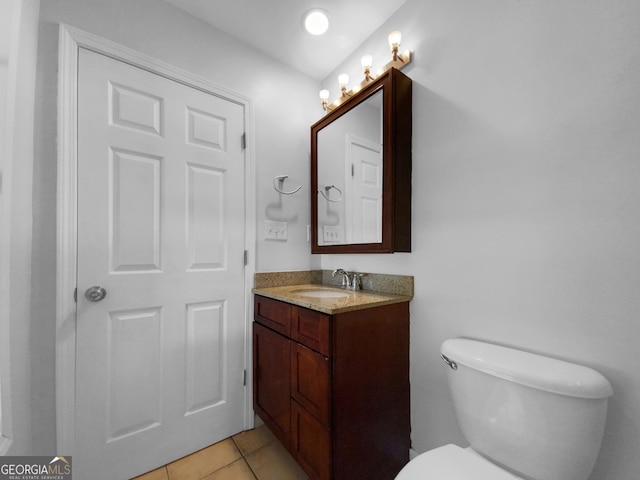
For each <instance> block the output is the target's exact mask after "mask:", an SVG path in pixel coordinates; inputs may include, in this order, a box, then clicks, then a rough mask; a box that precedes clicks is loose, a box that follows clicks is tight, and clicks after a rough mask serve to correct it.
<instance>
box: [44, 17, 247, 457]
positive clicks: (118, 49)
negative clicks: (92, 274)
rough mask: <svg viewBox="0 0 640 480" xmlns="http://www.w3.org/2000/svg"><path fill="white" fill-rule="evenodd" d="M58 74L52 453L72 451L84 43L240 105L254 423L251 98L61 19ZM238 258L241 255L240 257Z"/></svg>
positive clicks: (118, 58)
mask: <svg viewBox="0 0 640 480" xmlns="http://www.w3.org/2000/svg"><path fill="white" fill-rule="evenodd" d="M59 41H60V44H59V73H58V187H57V194H58V205H57V229H58V231H57V281H56V425H57V452H64V455H73V454H74V450H75V448H74V447H75V394H76V392H75V374H76V360H75V353H76V302H75V299H74V295H75V289H76V284H77V274H76V272H77V249H78V244H77V198H76V192H77V138H78V131H77V104H78V99H77V86H78V76H77V72H78V68H77V67H78V54H79V49H80V48H81V47H82V48H86V49H89V50H92V51H94V52H97V53H101V54H104V55H107V56H109V57H112V58H114V59H116V60H120V61H122V62H125V63H128V64H130V65H133V66H136V67H140V68H143V69H145V70H147V71H150V72H152V73H155V74H158V75H161V76H163V77H165V78H168V79H170V80H174V81H176V82H179V83H182V84H184V85H187V86H189V87H193V88H196V89H198V90H201V91H204V92H206V93H210V94H212V95H215V96H217V97H221V98H224V99H227V100H229V101H231V102H234V103H237V104H240V105H242V106H243V107H244V115H245V117H244V127H245V132H246V139H247V142H246V149H245V172H246V174H245V250H246V251H247V252H248V262H247V265H246V266H245V285H244V291H245V369H246V371H247V385H246V388H245V428H251V427H253V405H252V400H251V399H252V388H251V386H252V380H251V373H252V372H251V368H250V367H251V336H250V335H248V334H247V333H246V332H250V326H251V318H252V316H253V315H252V310H253V304H252V302H251V287H252V284H253V275H254V273H255V245H256V233H255V228H252V227H253V225H255V218H256V201H255V191H256V188H255V187H256V179H255V161H254V152H255V150H254V143H253V138H254V135H253V128H254V124H253V122H254V120H253V100H252V99H250V98H248V97H245V96H243V95H240V94H238V93H235V92H233V91H231V90H229V89H227V88H224V87H221V86H220V85H216V84H214V83H213V82H210V81H208V80H206V79H204V78H201V77H198V76H196V75H193V74H191V73H189V72H185V71H184V70H181V69H179V68H176V67H174V66H172V65H169V64H167V63H164V62H162V61H159V60H156V59H154V58H152V57H149V56H147V55H144V54H141V53H139V52H137V51H135V50H132V49H130V48H127V47H124V46H122V45H119V44H117V43H114V42H112V41H110V40H106V39H104V38H101V37H98V36H96V35H93V34H91V33H88V32H85V31H83V30H79V29H77V28H74V27H71V26H68V25H64V24H60V40H59ZM239 261H240V260H239Z"/></svg>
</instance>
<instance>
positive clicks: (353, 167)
mask: <svg viewBox="0 0 640 480" xmlns="http://www.w3.org/2000/svg"><path fill="white" fill-rule="evenodd" d="M355 174H356V173H355V165H354V164H353V163H352V164H351V176H352V177H354V176H355Z"/></svg>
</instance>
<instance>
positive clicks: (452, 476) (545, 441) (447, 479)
mask: <svg viewBox="0 0 640 480" xmlns="http://www.w3.org/2000/svg"><path fill="white" fill-rule="evenodd" d="M441 353H442V358H443V360H444V361H445V362H446V363H447V364H448V365H449V367H450V368H448V369H447V375H448V380H449V387H450V389H451V394H452V397H453V404H454V408H455V411H456V415H457V418H458V424H459V426H460V430H461V431H462V433H463V434H464V436H465V437H466V439H467V440H468V441H469V443H470V444H471V446H470V447H468V448H461V447H458V446H456V445H445V446H444V447H439V448H436V449H434V450H430V451H428V452H426V453H423V454H421V455H418V456H417V457H416V458H414V459H413V460H411V461H410V462H409V463H408V464H407V465H405V467H404V468H403V469H402V470H401V471H400V473H399V474H398V476H397V477H396V480H520V479H528V480H586V479H587V478H588V477H589V474H590V473H591V471H592V470H593V466H594V464H595V461H596V458H597V456H598V452H599V451H600V443H601V441H602V434H603V431H604V424H605V419H606V415H607V399H608V398H609V397H610V396H611V395H612V394H613V390H612V388H611V385H610V384H609V382H608V381H607V379H606V378H604V377H603V376H602V375H601V374H599V373H598V372H596V371H595V370H592V369H591V368H587V367H583V366H580V365H576V364H573V363H569V362H564V361H561V360H556V359H552V358H548V357H543V356H541V355H535V354H532V353H527V352H523V351H520V350H514V349H512V348H506V347H501V346H498V345H492V344H489V343H484V342H479V341H475V340H469V339H463V338H456V339H450V340H446V341H445V342H444V343H443V344H442V347H441Z"/></svg>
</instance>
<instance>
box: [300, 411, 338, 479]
mask: <svg viewBox="0 0 640 480" xmlns="http://www.w3.org/2000/svg"><path fill="white" fill-rule="evenodd" d="M291 453H292V455H293V457H294V458H295V459H296V460H297V462H298V464H299V465H300V466H301V467H302V469H303V470H304V471H305V472H306V473H307V475H309V478H310V479H311V480H330V479H331V469H332V466H331V465H332V462H331V436H330V435H329V430H328V429H327V428H325V426H324V425H322V423H320V422H319V421H318V419H316V418H315V417H314V416H313V415H311V414H310V413H309V412H307V411H306V410H305V409H304V408H302V407H301V406H300V405H298V404H297V403H296V401H295V400H291Z"/></svg>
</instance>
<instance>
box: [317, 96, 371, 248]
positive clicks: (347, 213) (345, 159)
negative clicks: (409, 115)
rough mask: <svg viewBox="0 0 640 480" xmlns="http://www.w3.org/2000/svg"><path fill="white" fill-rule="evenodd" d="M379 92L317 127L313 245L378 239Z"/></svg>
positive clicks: (366, 241) (368, 241)
mask: <svg viewBox="0 0 640 480" xmlns="http://www.w3.org/2000/svg"><path fill="white" fill-rule="evenodd" d="M382 96H383V91H382V89H380V90H378V91H376V92H375V93H374V94H373V95H371V96H370V97H368V98H367V99H366V100H365V101H363V102H362V103H359V104H358V105H357V106H356V107H354V108H352V109H351V110H349V111H348V112H346V113H345V114H344V115H342V116H341V117H339V118H337V119H336V120H334V121H333V122H331V124H329V125H327V126H326V127H324V128H322V129H321V130H320V131H319V132H318V146H317V159H318V162H317V171H318V192H317V195H318V212H317V213H318V229H317V232H318V245H345V244H358V243H379V242H381V241H382V189H383V185H382V179H383V173H382V172H383V159H382ZM328 187H329V188H328Z"/></svg>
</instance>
